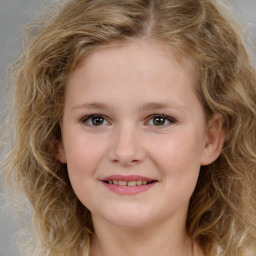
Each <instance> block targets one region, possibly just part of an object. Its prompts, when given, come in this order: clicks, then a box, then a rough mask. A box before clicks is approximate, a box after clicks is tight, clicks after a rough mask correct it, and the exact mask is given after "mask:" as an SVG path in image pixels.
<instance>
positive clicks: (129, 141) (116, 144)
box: [109, 125, 146, 166]
mask: <svg viewBox="0 0 256 256" xmlns="http://www.w3.org/2000/svg"><path fill="white" fill-rule="evenodd" d="M145 156H146V152H145V148H144V147H143V143H142V139H141V135H140V134H139V131H138V129H136V127H131V126H130V125H126V126H125V125H124V126H122V127H119V128H118V129H116V131H115V132H114V138H113V140H112V143H111V148H110V151H109V158H110V160H111V161H112V162H115V163H118V164H120V165H122V166H133V165H136V164H138V163H140V162H142V161H143V160H144V159H145Z"/></svg>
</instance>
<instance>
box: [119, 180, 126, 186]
mask: <svg viewBox="0 0 256 256" xmlns="http://www.w3.org/2000/svg"><path fill="white" fill-rule="evenodd" d="M118 185H119V186H127V182H126V181H124V180H119V181H118Z"/></svg>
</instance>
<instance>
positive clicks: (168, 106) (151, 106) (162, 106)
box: [141, 102, 186, 112]
mask: <svg viewBox="0 0 256 256" xmlns="http://www.w3.org/2000/svg"><path fill="white" fill-rule="evenodd" d="M148 109H150V110H159V109H178V110H181V111H183V112H185V111H186V108H185V107H183V106H182V105H180V104H177V103H172V104H167V103H159V102H150V103H147V104H145V105H143V106H142V107H141V110H148Z"/></svg>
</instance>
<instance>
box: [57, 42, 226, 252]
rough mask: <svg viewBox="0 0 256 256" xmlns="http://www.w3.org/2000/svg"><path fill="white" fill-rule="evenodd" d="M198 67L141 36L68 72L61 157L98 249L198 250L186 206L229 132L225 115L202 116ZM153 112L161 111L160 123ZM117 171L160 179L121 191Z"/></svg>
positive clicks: (99, 52)
mask: <svg viewBox="0 0 256 256" xmlns="http://www.w3.org/2000/svg"><path fill="white" fill-rule="evenodd" d="M178 59H179V61H177V60H178ZM194 74H195V70H194V67H193V65H192V63H191V62H190V61H189V60H188V59H185V58H178V56H175V55H174V54H173V53H172V52H171V51H170V50H169V49H167V48H166V47H165V46H164V45H160V44H157V43H156V42H151V41H143V40H139V39H138V40H133V41H130V42H127V43H125V44H122V45H120V46H108V47H104V48H100V49H98V50H96V51H95V52H94V53H92V54H91V55H89V56H88V57H87V58H86V59H85V61H84V62H83V63H82V64H81V65H80V66H79V67H78V68H77V70H75V71H74V72H73V73H72V74H71V75H70V77H69V79H68V82H67V88H66V98H65V106H64V114H63V120H62V124H61V128H62V141H61V142H60V143H59V145H58V154H57V158H58V159H59V161H61V162H62V163H67V166H68V174H69V178H70V181H71V184H72V187H73V189H74V191H75V193H76V195H77V197H78V198H79V199H80V201H81V202H82V203H83V204H84V205H85V206H86V207H87V208H88V209H89V210H90V211H91V213H92V219H93V224H94V229H95V234H94V236H93V241H92V255H93V256H99V255H104V256H108V255H133V256H134V255H135V256H136V255H159V256H165V255H166V256H167V255H175V256H181V255H183V256H184V255H202V252H201V251H200V248H198V246H197V245H196V244H195V243H193V242H192V241H191V239H190V238H189V237H188V235H187V233H186V228H185V222H186V215H187V209H188V204H189V199H190V197H191V195H192V193H193V190H194V188H195V186H196V182H197V179H198V174H199V170H200V167H201V165H207V164H210V163H212V162H213V161H214V160H215V159H216V158H217V157H218V155H219V153H220V150H221V147H222V143H223V132H222V129H221V119H220V118H218V117H214V118H213V119H212V120H211V121H210V122H209V123H206V121H205V115H204V111H203V108H202V106H201V104H200V102H199V100H198V98H197V95H196V81H195V75H194ZM92 114H97V115H98V117H100V119H98V120H100V122H99V123H97V124H99V125H94V124H95V123H93V122H95V120H96V119H95V118H91V115H92ZM153 115H158V116H157V117H158V118H159V115H164V117H162V116H161V117H162V118H163V119H161V121H162V122H160V125H159V123H157V122H156V121H157V120H158V121H159V119H157V118H156V117H155V116H153ZM117 174H119V175H141V176H144V177H149V178H151V179H153V180H156V181H157V182H156V183H155V184H154V186H152V187H151V188H150V189H148V190H146V191H144V192H141V193H136V194H132V195H120V194H118V193H115V192H113V191H111V190H109V189H108V188H107V187H106V186H105V185H104V184H103V182H102V179H104V177H106V176H109V175H117Z"/></svg>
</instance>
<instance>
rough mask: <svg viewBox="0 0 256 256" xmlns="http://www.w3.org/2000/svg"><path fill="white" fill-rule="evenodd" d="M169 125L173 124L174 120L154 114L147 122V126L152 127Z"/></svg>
mask: <svg viewBox="0 0 256 256" xmlns="http://www.w3.org/2000/svg"><path fill="white" fill-rule="evenodd" d="M171 123H175V120H174V119H173V118H172V117H169V116H166V115H160V114H156V115H153V116H152V117H151V118H150V120H149V121H148V124H149V125H152V126H160V127H161V126H168V125H170V124H171Z"/></svg>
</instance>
